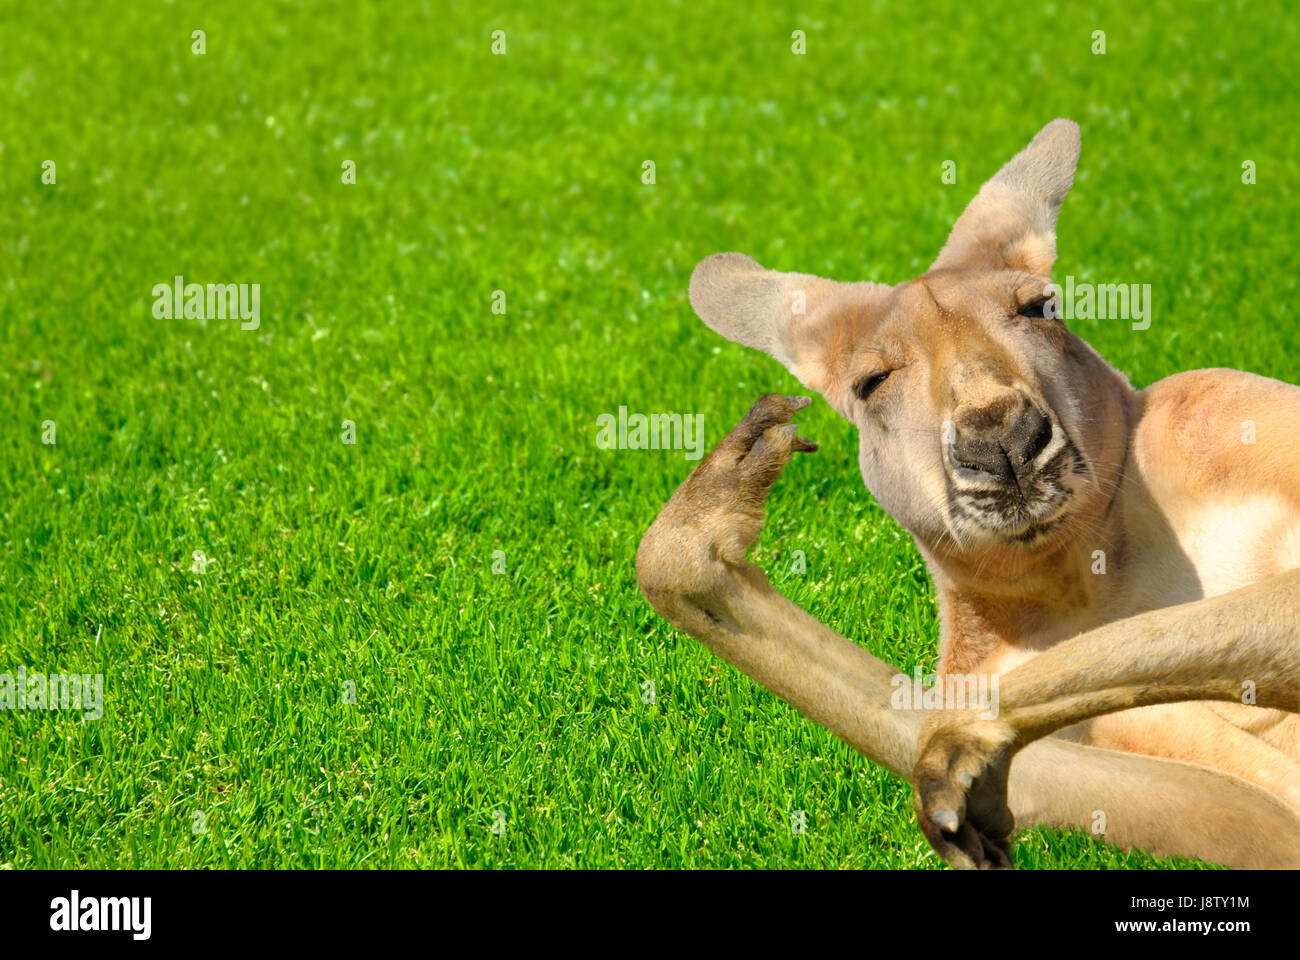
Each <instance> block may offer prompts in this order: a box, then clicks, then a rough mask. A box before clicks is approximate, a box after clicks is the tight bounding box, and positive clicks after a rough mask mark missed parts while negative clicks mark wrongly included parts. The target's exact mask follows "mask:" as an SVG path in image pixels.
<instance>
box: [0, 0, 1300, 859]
mask: <svg viewBox="0 0 1300 960" xmlns="http://www.w3.org/2000/svg"><path fill="white" fill-rule="evenodd" d="M196 30H202V31H203V34H202V36H201V39H196V38H195V37H194V32H195V31H196ZM497 30H500V31H504V43H505V52H504V53H503V54H494V53H493V44H494V39H493V32H494V31H497ZM796 30H802V31H804V35H805V43H806V53H804V54H802V55H796V54H795V53H793V52H792V43H793V42H794V41H793V39H792V34H793V32H794V31H796ZM1096 30H1104V31H1105V43H1106V52H1105V53H1104V54H1098V53H1094V52H1093V50H1094V47H1095V44H1096V41H1095V40H1094V37H1093V32H1094V31H1096ZM1296 34H1297V21H1296V18H1295V16H1294V11H1288V10H1287V9H1286V6H1285V5H1284V4H1282V3H1281V2H1250V3H1246V2H1238V3H1219V4H1209V3H1195V4H1188V3H1182V2H1174V0H1163V2H1158V3H1153V4H1149V5H1144V6H1143V8H1141V9H1139V8H1137V7H1135V6H1132V5H1127V4H1119V3H1102V2H1098V3H1092V4H1084V5H1080V6H1077V7H1076V6H1073V5H1066V4H1064V3H1034V4H1029V3H1010V4H999V5H996V6H992V7H990V6H987V5H984V4H971V3H965V2H959V0H951V2H942V3H932V4H917V3H914V2H908V0H901V2H871V3H820V2H812V3H808V4H804V5H802V6H801V7H799V8H798V9H797V10H795V9H791V10H786V11H780V10H776V9H764V8H762V7H754V6H743V7H742V6H736V5H734V4H725V3H716V2H713V0H693V2H689V3H680V2H666V3H658V4H626V3H616V2H612V0H582V2H579V3H574V4H561V3H540V4H518V5H516V6H514V7H511V6H507V5H503V4H498V3H468V2H467V3H454V4H443V3H399V2H391V3H364V4H358V3H352V4H341V3H321V4H311V5H302V6H300V5H297V4H289V3H281V2H276V3H264V4H262V3H259V4H250V3H246V2H204V3H202V4H194V3H184V2H176V3H166V4H129V3H121V2H102V3H99V2H91V0H75V2H74V0H69V2H65V3H37V2H24V3H18V4H14V3H12V2H5V3H3V4H0V105H2V106H3V111H2V112H0V197H2V198H3V203H2V204H0V251H2V252H3V257H4V266H3V282H2V283H0V333H2V336H0V404H2V406H0V413H2V414H3V415H0V451H2V455H3V470H0V673H3V672H9V673H13V672H15V671H16V670H17V669H18V668H19V667H26V668H27V670H28V671H31V672H43V673H56V672H67V673H73V672H75V673H84V674H96V673H100V674H102V675H103V678H104V680H103V682H104V697H103V716H102V718H100V719H97V720H95V719H85V718H83V716H82V715H81V714H80V713H77V712H74V711H51V710H23V711H19V710H11V711H0V866H3V867H14V868H32V867H69V866H86V867H168V868H180V867H187V868H188V867H294V868H300V867H462V866H470V867H526V868H528V867H719V868H720V867H794V868H814V867H815V868H868V867H885V868H912V867H927V868H935V867H938V866H940V862H939V861H938V859H937V858H936V857H935V856H934V855H933V854H932V853H930V852H929V849H928V847H927V845H926V844H925V842H924V840H923V839H922V837H921V835H920V833H919V832H918V830H917V829H916V827H915V823H914V817H913V814H912V812H911V795H910V790H909V788H908V787H907V785H906V784H905V783H903V782H902V781H901V780H898V779H896V778H894V777H892V776H890V775H888V774H885V773H884V772H882V771H881V770H879V769H876V768H874V767H872V766H871V765H869V764H868V763H867V762H866V761H865V760H864V759H862V758H861V757H860V756H858V755H857V754H856V753H854V752H853V751H852V750H851V749H850V748H848V747H847V746H845V745H844V744H842V743H840V742H839V741H838V740H836V739H835V738H834V737H833V736H832V735H830V734H829V733H828V732H826V731H825V730H823V729H822V728H820V727H818V726H816V725H815V724H813V723H812V722H810V721H808V720H805V719H804V718H802V717H801V716H799V715H798V714H797V713H795V712H794V711H793V710H791V709H790V708H789V707H787V706H786V705H785V704H783V703H782V702H780V701H779V700H777V699H776V698H775V697H774V696H772V695H771V694H769V693H767V692H766V691H765V690H763V689H761V688H759V687H757V686H756V685H755V684H754V683H753V682H751V681H750V680H749V679H748V678H746V677H745V676H743V675H741V674H739V673H738V672H737V671H735V670H734V669H732V668H731V667H730V666H728V665H727V664H725V663H723V662H722V661H720V660H718V659H716V658H715V657H714V656H713V655H712V654H710V653H709V652H708V651H707V650H706V649H704V648H703V647H702V646H700V645H699V644H698V643H696V642H695V641H694V640H692V639H691V638H690V637H688V636H685V635H683V634H680V633H678V632H677V631H675V630H674V629H672V628H671V627H670V626H668V625H667V624H666V623H665V622H664V621H662V620H661V619H660V618H659V617H657V616H656V615H655V614H654V612H653V611H652V610H651V609H650V607H649V606H648V605H647V604H646V603H645V601H644V600H643V599H642V597H641V595H640V593H639V592H638V590H637V588H636V583H635V578H634V573H633V563H632V561H633V555H634V552H635V549H636V545H637V542H638V539H639V537H640V535H641V533H642V532H643V531H644V529H645V528H646V526H647V525H648V524H649V523H650V521H651V520H652V519H653V517H654V515H655V513H656V511H657V510H658V508H659V507H660V506H661V505H662V504H663V502H664V501H665V500H666V499H667V498H668V496H669V495H670V494H671V492H672V490H673V489H674V487H675V486H676V485H677V484H678V483H679V482H680V481H681V480H682V479H683V478H684V477H685V476H686V474H687V473H688V472H689V470H690V469H691V467H692V465H693V463H694V461H692V460H689V459H687V457H686V456H685V455H684V453H683V452H682V451H680V450H677V451H672V450H670V451H657V450H612V449H602V448H601V447H600V446H598V444H597V421H598V418H599V417H601V416H602V415H603V414H614V415H617V413H618V410H619V408H620V407H626V408H627V409H628V410H629V411H633V412H666V411H678V412H683V413H691V414H699V415H701V416H702V417H703V420H702V423H703V428H704V434H705V439H706V442H707V443H708V445H710V446H711V445H712V444H713V443H714V442H716V440H717V439H718V438H719V437H721V436H722V434H723V433H725V432H726V430H727V429H729V427H730V426H731V425H732V424H733V423H734V422H735V421H736V420H737V419H738V418H739V417H740V416H741V415H742V414H743V413H744V411H745V410H746V409H747V408H748V407H749V405H750V403H751V402H752V401H753V400H754V399H755V398H756V397H757V396H759V395H760V394H763V393H767V392H772V391H781V392H787V393H789V392H796V391H799V390H800V388H799V385H798V383H797V382H796V381H795V380H794V379H793V378H792V377H790V376H789V375H788V374H787V373H786V372H785V371H784V370H783V369H781V368H780V366H779V365H778V364H776V363H775V362H774V361H772V360H770V359H768V358H766V357H764V356H761V355H759V354H758V353H756V352H752V351H747V350H745V349H743V348H740V347H737V346H734V345H732V344H729V343H727V342H725V341H724V340H723V339H722V338H720V337H718V336H717V335H715V334H713V333H712V332H710V331H709V330H708V329H707V328H706V327H704V325H703V324H702V323H700V322H699V321H698V320H697V319H696V318H695V317H694V315H693V314H692V312H691V309H690V307H689V305H688V303H687V300H686V288H687V279H688V277H689V275H690V271H691V269H692V267H693V266H694V264H695V263H696V262H697V261H698V260H699V259H700V258H702V257H704V256H706V255H708V254H710V253H713V252H715V251H719V250H741V251H744V252H746V253H749V254H750V255H752V256H754V257H756V258H757V259H758V260H760V261H761V262H763V263H764V264H765V265H767V266H769V267H774V268H778V269H785V270H800V271H804V272H811V273H819V274H823V275H827V276H832V277H835V278H837V279H846V280H847V279H862V280H881V281H891V282H892V281H899V280H904V279H908V278H910V277H913V276H915V275H917V274H918V273H920V272H922V271H924V269H925V268H926V266H927V265H928V263H929V262H930V260H931V259H932V258H933V256H934V254H935V253H937V251H938V250H939V248H940V246H941V245H942V243H943V240H944V238H945V237H946V235H947V231H948V229H949V227H950V226H951V224H952V221H953V220H954V219H955V218H956V216H957V215H958V214H959V213H960V211H961V209H962V207H963V206H964V205H965V203H966V201H967V200H969V198H970V197H971V196H972V195H973V194H974V192H975V191H976V189H978V187H979V184H980V183H981V182H982V181H983V180H984V179H985V178H986V177H988V176H989V175H991V174H992V173H993V172H994V171H995V170H996V169H997V168H998V166H1000V165H1001V163H1002V162H1003V161H1005V160H1006V159H1007V158H1009V157H1010V156H1011V155H1012V154H1013V153H1014V152H1015V151H1016V150H1018V149H1019V148H1020V147H1021V146H1023V145H1024V143H1026V142H1027V141H1028V140H1029V138H1030V137H1031V136H1032V135H1033V134H1034V133H1035V132H1036V131H1037V130H1038V129H1039V127H1041V126H1042V124H1044V123H1045V122H1046V121H1048V120H1050V119H1052V118H1053V117H1056V116H1069V117H1072V118H1074V119H1075V120H1077V121H1078V122H1079V123H1080V124H1081V126H1082V128H1083V156H1082V160H1081V165H1080V173H1079V176H1078V178H1077V180H1076V185H1075V188H1074V190H1073V192H1072V193H1071V195H1070V197H1069V198H1068V200H1067V201H1066V203H1065V207H1064V209H1063V212H1062V217H1061V224H1060V232H1059V246H1060V250H1061V259H1060V261H1059V263H1058V267H1057V269H1058V272H1059V273H1060V274H1062V275H1064V274H1067V273H1068V274H1073V275H1074V276H1076V278H1078V279H1080V280H1092V281H1099V282H1104V281H1111V280H1114V281H1123V282H1139V283H1149V284H1151V287H1152V291H1153V300H1154V309H1153V315H1152V322H1151V326H1150V328H1149V329H1147V330H1143V331H1135V330H1133V329H1132V328H1131V325H1130V324H1128V323H1127V322H1122V321H1120V322H1116V321H1108V320H1097V321H1087V320H1083V321H1077V322H1076V323H1075V328H1076V329H1077V330H1078V332H1079V333H1080V334H1081V335H1082V336H1084V337H1085V338H1086V339H1088V340H1089V341H1090V342H1091V343H1093V344H1094V345H1095V346H1096V347H1097V348H1098V349H1099V350H1100V351H1101V352H1102V354H1103V355H1105V356H1106V357H1107V358H1108V359H1110V360H1111V362H1112V363H1114V364H1115V365H1116V366H1118V367H1120V368H1121V369H1123V370H1124V371H1125V372H1126V373H1128V374H1129V375H1130V377H1131V378H1132V379H1133V381H1134V383H1135V384H1138V385H1146V384H1148V383H1151V382H1153V381H1155V380H1157V379H1159V378H1161V377H1164V376H1166V375H1168V374H1170V373H1173V372H1175V371H1178V370H1182V369H1190V368H1194V367H1203V366H1233V367H1240V368H1243V369H1247V370H1251V371H1254V372H1257V373H1260V374H1264V375H1267V376H1272V377H1277V378H1280V379H1285V380H1290V381H1292V382H1294V381H1295V380H1296V379H1297V373H1298V371H1297V366H1298V365H1300V364H1298V362H1297V358H1298V357H1300V328H1297V325H1296V322H1295V319H1294V313H1293V310H1292V305H1293V304H1294V302H1295V299H1296V294H1297V290H1296V273H1295V254H1294V250H1295V242H1294V241H1295V235H1296V230H1295V223H1296V220H1297V216H1300V189H1298V188H1300V177H1298V176H1297V167H1296V157H1297V155H1298V153H1300V143H1298V142H1297V134H1296V130H1297V127H1296V123H1295V119H1296V99H1295V91H1296V90H1297V89H1300V76H1298V75H1297V74H1298V73H1300V70H1298V69H1297V57H1296V48H1297V44H1296V40H1297V36H1296ZM500 36H501V35H498V38H500ZM200 43H201V45H202V46H203V52H202V53H196V52H194V51H195V47H196V45H198V44H200ZM498 46H499V44H498ZM47 161H53V163H54V166H53V167H50V166H48V164H47ZM646 161H652V162H653V164H654V182H653V183H646V182H644V180H645V179H648V175H647V174H646V169H647V168H646V167H645V166H644V165H645V163H646ZM945 161H952V162H953V163H955V169H956V174H957V182H956V184H946V183H943V182H942V177H941V172H942V171H941V165H942V164H943V163H944V162H945ZM1246 161H1251V162H1252V163H1253V164H1254V165H1255V171H1256V174H1255V176H1256V182H1255V183H1254V184H1244V183H1243V182H1242V171H1243V166H1242V165H1243V163H1244V162H1246ZM349 165H354V170H355V177H354V179H355V182H354V183H351V182H345V181H346V180H347V179H349V176H350V175H349V174H348V166H349ZM50 179H53V180H54V182H47V181H48V180H50ZM177 276H183V277H184V278H185V282H186V283H190V282H194V283H199V284H209V283H211V284H248V285H252V284H257V285H258V287H259V290H260V314H259V316H258V325H257V326H256V328H255V329H244V326H246V325H245V324H243V323H241V322H240V320H239V319H238V318H226V319H219V318H212V317H206V318H199V317H194V316H186V315H184V311H181V310H176V311H173V312H172V313H173V316H172V317H171V318H167V317H166V316H162V317H159V316H158V315H157V312H158V301H157V299H156V298H155V295H154V292H153V291H154V288H155V286H157V285H160V284H161V285H164V286H166V285H170V284H172V283H173V279H174V278H175V277H177ZM498 291H499V293H498ZM345 421H346V422H347V424H345ZM801 423H803V424H804V430H803V432H804V433H805V434H806V435H808V436H810V437H813V438H814V439H816V440H817V441H818V442H819V443H820V444H821V452H820V453H818V454H817V455H816V456H812V457H802V458H799V459H797V460H796V462H795V463H793V464H792V465H791V466H790V467H789V468H788V469H787V471H786V473H785V475H784V476H783V478H782V479H781V480H780V481H779V483H778V484H777V487H776V489H775V491H774V494H773V498H772V501H771V510H770V514H769V521H768V526H767V529H766V530H765V532H764V534H763V538H762V540H761V542H760V545H759V547H758V548H757V550H756V554H755V555H756V558H757V560H758V562H759V563H760V564H761V565H762V566H763V567H764V568H765V569H767V570H768V571H769V573H770V576H771V577H772V579H773V581H774V582H775V583H776V584H777V585H778V586H779V587H780V588H781V589H782V590H783V591H785V592H786V593H787V594H788V595H789V596H790V597H791V598H792V599H794V600H795V601H796V602H798V603H800V604H802V605H804V606H805V607H806V608H807V609H809V610H810V611H812V612H813V613H814V614H816V615H817V616H818V617H820V618H821V619H822V620H823V621H825V622H826V623H828V624H830V625H831V626H833V627H834V628H835V629H837V630H839V631H840V632H841V633H843V634H845V635H846V636H849V637H851V638H854V639H855V640H857V641H858V642H860V643H862V644H863V645H865V646H866V647H867V648H869V649H870V650H871V651H872V652H873V653H875V654H877V655H878V656H881V657H883V658H885V659H887V660H889V661H890V662H893V663H895V664H897V665H899V666H900V667H901V668H902V669H904V670H906V671H907V672H909V673H910V672H911V670H912V667H913V666H914V665H916V664H920V665H921V666H922V667H923V668H929V667H932V666H933V664H934V662H935V654H936V636H937V627H936V622H935V614H936V611H935V604H934V596H933V590H932V588H931V585H930V583H929V579H928V577H927V574H926V571H925V568H924V565H923V563H922V561H921V559H920V557H919V555H918V553H917V551H916V548H915V547H914V545H913V544H912V542H911V540H910V538H909V537H908V536H907V535H906V534H904V532H903V531H902V530H901V529H900V528H899V527H898V526H897V525H896V524H895V523H894V522H893V521H892V520H891V519H890V518H889V517H888V516H886V515H885V514H884V513H883V512H882V511H881V510H880V509H879V507H877V506H876V504H875V503H874V502H873V500H872V499H871V497H870V496H869V495H868V494H867V493H866V491H865V490H864V489H863V487H862V484H861V481H860V479H859V477H858V475H857V466H856V438H855V436H854V434H853V432H852V430H851V428H850V427H849V426H848V425H847V424H846V423H844V422H843V421H841V420H839V419H838V418H837V417H836V416H835V415H834V414H833V413H832V412H831V411H830V410H829V409H828V408H827V407H826V405H825V404H824V403H822V402H818V403H817V404H815V405H814V406H813V407H812V408H811V409H810V410H809V411H807V412H806V413H805V414H803V415H802V416H801ZM348 424H350V426H348ZM349 431H351V433H350V434H349ZM51 439H52V440H54V442H52V443H51V442H44V441H46V440H51ZM348 439H354V440H355V442H353V443H350V442H345V441H346V440H348ZM795 551H802V552H803V554H802V556H803V559H804V563H805V565H806V569H805V570H804V572H802V573H800V572H797V565H796V564H795V562H794V558H795V557H796V554H795ZM196 552H199V553H201V556H200V557H197V558H196V556H195V554H196ZM651 684H652V685H653V687H651ZM651 690H653V697H651V696H650V692H651ZM647 701H652V702H647ZM498 811H500V812H499V813H498ZM798 811H802V812H803V822H804V823H806V830H805V831H804V832H803V833H801V834H796V833H795V832H794V831H793V830H792V828H791V823H792V817H797V815H798ZM1017 862H1018V864H1019V865H1021V866H1024V867H1076V866H1083V867H1150V866H1157V865H1158V866H1179V865H1187V864H1185V863H1183V864H1180V863H1178V862H1175V861H1168V860H1157V859H1155V858H1153V857H1150V856H1147V855H1145V854H1142V853H1140V852H1137V853H1132V854H1121V853H1118V852H1116V851H1115V850H1113V849H1112V848H1110V847H1108V846H1106V845H1104V844H1102V843H1100V842H1097V841H1095V840H1093V839H1092V838H1090V837H1089V836H1088V835H1086V834H1084V833H1082V832H1079V833H1058V832H1054V831H1047V830H1033V831H1030V832H1029V833H1027V834H1025V835H1024V836H1023V837H1022V838H1021V841H1020V845H1019V848H1018V852H1017Z"/></svg>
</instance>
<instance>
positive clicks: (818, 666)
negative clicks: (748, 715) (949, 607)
mask: <svg viewBox="0 0 1300 960" xmlns="http://www.w3.org/2000/svg"><path fill="white" fill-rule="evenodd" d="M651 601H652V603H654V606H655V608H656V609H658V610H659V612H660V613H662V614H663V615H664V616H665V617H667V618H668V619H669V620H670V621H671V622H672V623H673V624H674V625H676V626H677V627H679V628H680V629H682V630H684V631H686V632H687V633H689V634H690V635H691V636H693V637H695V639H697V640H699V641H700V642H701V643H703V644H704V645H705V646H706V647H708V648H709V649H710V650H712V651H713V652H714V653H716V654H717V655H718V656H720V657H722V658H723V659H724V660H726V661H727V662H729V663H731V664H732V665H733V666H735V667H736V668H737V669H739V670H740V671H741V672H743V673H745V674H747V675H748V676H750V677H752V678H753V679H754V680H756V681H758V682H759V683H760V684H762V685H763V686H764V687H766V688H767V689H768V690H770V691H772V692H773V693H775V694H776V695H777V696H778V697H780V698H781V699H782V700H785V701H786V702H787V703H789V704H790V705H791V706H793V707H794V708H795V709H796V710H798V711H799V712H800V713H802V714H804V715H805V716H807V717H809V718H810V719H812V720H815V721H816V722H818V723H820V724H821V725H822V726H824V727H826V728H827V729H829V730H830V731H831V732H832V733H834V734H835V735H836V736H838V737H839V738H840V739H842V740H844V741H845V742H846V743H848V744H849V745H850V746H852V747H853V748H854V749H856V750H857V751H858V752H860V753H862V754H863V755H864V756H866V757H867V758H868V759H870V760H872V761H874V762H875V763H878V764H880V765H881V766H883V767H885V768H886V769H887V770H889V771H890V772H892V773H896V774H898V775H899V776H901V777H909V776H910V775H911V772H912V765H913V763H914V762H915V751H916V739H917V735H918V734H919V732H920V729H921V721H922V719H923V716H922V714H921V713H920V712H919V711H916V710H909V709H895V708H894V707H893V706H892V704H891V696H893V694H894V693H895V690H896V689H897V686H896V684H895V683H894V682H893V681H894V678H895V677H897V676H899V674H898V671H896V670H895V669H894V668H893V667H891V666H889V665H888V664H886V663H885V662H884V661H882V660H880V659H878V658H876V657H873V656H872V655H871V654H870V653H868V652H867V651H866V650H864V649H862V648H861V647H859V646H857V645H856V644H854V643H852V642H851V641H849V640H847V639H846V638H844V637H842V636H840V634H838V633H836V632H835V631H834V630H832V629H830V628H829V627H827V626H825V625H824V624H823V623H821V622H820V621H819V620H817V618H816V617H813V616H812V615H811V614H809V613H807V612H806V611H804V610H803V609H801V608H800V607H799V606H798V605H797V604H795V603H793V602H792V601H790V600H789V599H787V598H786V597H785V596H783V595H782V594H781V593H779V592H778V591H777V590H776V589H775V588H774V587H773V586H772V585H771V583H770V582H768V579H767V577H766V576H765V575H764V574H763V571H762V570H760V569H759V568H758V567H756V566H754V565H753V564H746V565H744V566H741V567H731V568H729V569H728V570H727V572H726V574H725V575H724V584H723V585H720V586H718V587H716V588H715V589H713V590H711V591H710V596H709V597H707V598H695V599H694V600H692V601H690V602H684V601H682V600H681V599H669V600H659V599H657V598H655V597H651ZM661 604H662V605H661ZM899 682H900V683H901V682H902V680H900V681H899ZM906 682H907V683H908V685H909V687H910V685H911V683H912V681H911V680H910V679H907V681H906ZM909 692H910V691H909ZM906 702H908V703H911V702H919V698H918V700H916V701H912V700H908V701H906Z"/></svg>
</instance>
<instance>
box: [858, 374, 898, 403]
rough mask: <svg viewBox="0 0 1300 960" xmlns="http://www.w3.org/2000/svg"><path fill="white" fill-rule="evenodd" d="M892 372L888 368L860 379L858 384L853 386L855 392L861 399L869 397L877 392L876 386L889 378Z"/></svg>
mask: <svg viewBox="0 0 1300 960" xmlns="http://www.w3.org/2000/svg"><path fill="white" fill-rule="evenodd" d="M890 372H891V371H889V370H886V371H885V372H884V373H876V374H872V375H871V376H869V377H863V378H862V379H861V380H859V381H858V383H857V386H855V387H854V388H853V392H854V393H856V394H857V395H858V399H859V400H865V399H867V397H869V396H871V395H872V394H873V393H875V392H876V388H878V387H879V386H880V385H881V384H882V383H884V382H885V381H886V380H888V379H889V374H890Z"/></svg>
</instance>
